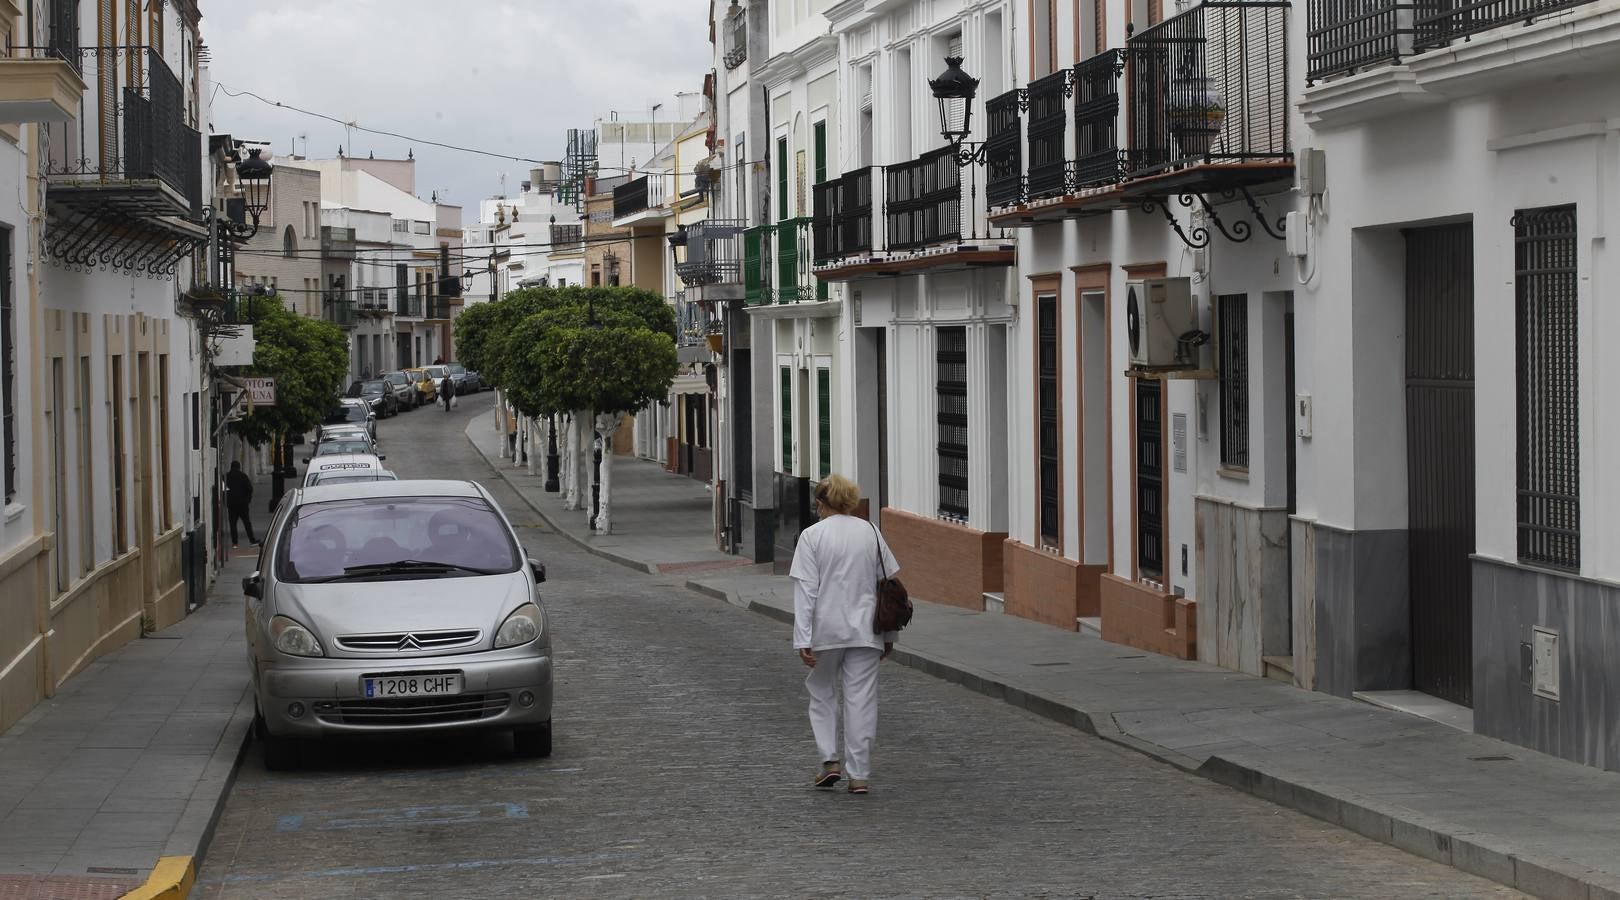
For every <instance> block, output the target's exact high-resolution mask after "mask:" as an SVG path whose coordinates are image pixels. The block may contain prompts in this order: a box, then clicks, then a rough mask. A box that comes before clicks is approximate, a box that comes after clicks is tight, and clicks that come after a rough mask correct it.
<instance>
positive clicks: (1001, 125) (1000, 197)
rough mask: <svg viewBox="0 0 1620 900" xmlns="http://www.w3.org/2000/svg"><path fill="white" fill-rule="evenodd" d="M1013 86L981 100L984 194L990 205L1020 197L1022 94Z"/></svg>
mask: <svg viewBox="0 0 1620 900" xmlns="http://www.w3.org/2000/svg"><path fill="white" fill-rule="evenodd" d="M1019 95H1020V92H1019V91H1017V90H1012V91H1008V92H1007V93H1005V94H1002V95H1001V96H999V97H992V98H991V99H989V100H987V101H985V104H984V114H985V120H986V125H987V126H988V129H987V131H986V137H985V142H984V144H985V151H984V156H985V168H986V169H987V172H986V175H985V186H984V197H985V202H986V203H988V204H989V205H990V206H992V207H995V206H1007V205H1010V204H1013V203H1018V202H1019V201H1021V200H1023V199H1024V148H1023V138H1024V136H1023V122H1022V119H1021V114H1022V110H1021V109H1020V107H1019V103H1020V101H1021V100H1022V98H1021V97H1020V96H1019Z"/></svg>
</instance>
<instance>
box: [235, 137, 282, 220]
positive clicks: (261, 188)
mask: <svg viewBox="0 0 1620 900" xmlns="http://www.w3.org/2000/svg"><path fill="white" fill-rule="evenodd" d="M262 152H264V151H263V149H262V148H260V147H254V148H252V149H251V150H249V151H248V158H247V159H244V160H242V161H241V162H239V163H237V164H236V181H237V184H239V185H240V186H241V189H242V206H243V207H244V209H245V210H246V212H247V214H248V218H249V219H250V220H251V221H252V222H253V225H252V228H251V230H249V231H248V232H247V233H246V234H245V235H243V237H244V238H251V237H253V235H255V234H257V233H258V231H259V217H260V216H263V215H264V211H265V210H267V209H269V208H270V176H271V174H272V173H274V172H275V166H272V165H270V161H269V160H267V159H263V158H261V157H260V156H259V154H260V153H262Z"/></svg>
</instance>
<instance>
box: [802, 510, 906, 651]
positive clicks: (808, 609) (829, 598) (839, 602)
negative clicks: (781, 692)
mask: <svg viewBox="0 0 1620 900" xmlns="http://www.w3.org/2000/svg"><path fill="white" fill-rule="evenodd" d="M880 553H881V554H882V560H883V574H884V575H887V576H890V577H893V576H894V575H895V574H896V573H897V572H899V570H900V563H898V562H897V561H896V560H895V558H894V554H893V553H891V552H889V545H888V542H886V541H884V540H883V536H882V535H881V534H879V533H878V531H877V529H876V528H874V527H873V526H872V524H871V523H870V522H867V521H866V520H865V519H857V518H855V517H854V516H842V515H840V516H829V517H827V518H825V519H822V520H821V521H820V522H817V523H816V524H814V525H811V526H810V527H809V528H806V529H805V530H804V531H802V532H800V534H799V544H798V547H796V548H795V549H794V551H793V568H792V570H791V571H790V572H789V573H788V574H789V575H791V576H792V578H793V646H794V648H795V649H803V648H805V647H809V648H810V649H812V650H834V649H837V648H840V647H871V648H874V649H877V650H881V649H883V642H884V641H885V640H888V641H893V640H894V639H895V635H894V634H893V633H892V632H891V633H889V634H885V635H877V634H873V633H872V615H873V613H874V612H875V611H876V610H877V580H878V557H879V554H880Z"/></svg>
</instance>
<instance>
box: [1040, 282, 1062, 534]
mask: <svg viewBox="0 0 1620 900" xmlns="http://www.w3.org/2000/svg"><path fill="white" fill-rule="evenodd" d="M1035 302H1036V304H1037V306H1038V307H1039V308H1038V310H1037V316H1038V318H1039V325H1038V329H1039V331H1038V337H1037V340H1038V341H1039V342H1040V347H1039V351H1038V354H1039V360H1040V394H1039V402H1040V410H1039V421H1040V436H1039V437H1040V454H1041V466H1040V479H1041V482H1040V490H1041V505H1040V520H1041V521H1040V532H1041V535H1040V536H1041V546H1043V547H1061V546H1062V540H1063V531H1062V524H1061V523H1062V520H1063V505H1062V501H1061V500H1060V499H1059V497H1060V495H1059V493H1058V465H1059V462H1058V460H1059V457H1060V454H1061V452H1062V451H1061V449H1060V448H1059V444H1058V324H1057V318H1058V315H1057V313H1058V310H1057V298H1056V297H1052V296H1047V297H1041V298H1039V299H1037V300H1036V301H1035Z"/></svg>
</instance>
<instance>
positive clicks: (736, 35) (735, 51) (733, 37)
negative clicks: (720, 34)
mask: <svg viewBox="0 0 1620 900" xmlns="http://www.w3.org/2000/svg"><path fill="white" fill-rule="evenodd" d="M722 61H723V62H724V63H725V65H726V68H727V69H728V70H729V69H735V68H737V67H738V66H740V65H742V64H743V63H745V62H747V61H748V13H746V12H744V13H741V14H739V15H736V16H733V17H732V18H730V19H727V20H726V55H725V56H724V57H723V59H722Z"/></svg>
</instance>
